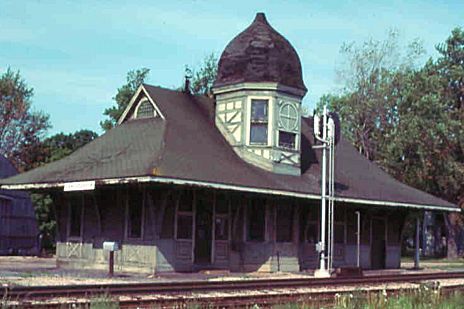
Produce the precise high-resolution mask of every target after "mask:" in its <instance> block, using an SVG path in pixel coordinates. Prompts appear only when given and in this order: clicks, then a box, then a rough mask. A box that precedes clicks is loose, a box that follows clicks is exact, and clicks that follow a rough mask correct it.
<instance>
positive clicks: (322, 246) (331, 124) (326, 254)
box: [313, 106, 338, 277]
mask: <svg viewBox="0 0 464 309" xmlns="http://www.w3.org/2000/svg"><path fill="white" fill-rule="evenodd" d="M332 117H333V115H331V116H330V117H329V115H328V113H327V107H326V106H324V111H323V115H322V132H321V126H320V118H319V116H315V118H314V136H315V138H316V139H317V140H318V141H320V142H321V143H322V145H317V146H313V148H314V149H319V148H321V149H322V171H321V234H320V238H319V239H320V240H319V243H318V246H317V251H318V252H319V254H320V255H319V269H317V270H316V271H315V273H314V276H315V277H330V270H331V269H332V260H333V259H332V256H333V240H334V229H333V224H334V195H335V143H336V142H337V138H336V132H335V131H336V129H338V128H336V126H337V125H338V123H337V124H336V123H335V121H334V119H332ZM337 119H338V116H337ZM321 135H322V136H321ZM327 149H328V150H329V184H328V189H329V195H327ZM327 200H328V202H329V209H328V213H327V206H326V204H327ZM327 220H328V222H327ZM327 223H328V227H327ZM326 260H327V261H326Z"/></svg>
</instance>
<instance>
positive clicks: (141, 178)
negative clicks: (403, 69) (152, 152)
mask: <svg viewBox="0 0 464 309" xmlns="http://www.w3.org/2000/svg"><path fill="white" fill-rule="evenodd" d="M134 182H137V183H148V182H156V183H163V184H175V185H189V186H199V187H210V188H213V189H221V190H232V191H240V192H253V193H262V194H269V195H279V196H290V197H297V198H302V199H311V200H319V199H320V198H321V196H320V195H318V194H307V193H298V192H292V191H284V190H274V189H263V188H256V187H244V186H239V185H229V184H221V183H214V182H207V181H196V180H187V179H179V178H167V177H158V176H156V177H155V176H135V177H124V178H107V179H100V180H95V183H96V184H97V185H115V184H126V183H134ZM64 184H65V182H56V183H30V184H16V185H1V186H0V188H1V189H6V190H31V189H48V188H60V187H63V186H64ZM334 199H335V201H336V202H348V203H355V204H372V205H379V206H397V207H408V208H419V209H430V210H442V211H453V212H461V209H460V208H457V207H446V206H436V205H421V204H412V203H401V202H389V201H376V200H367V199H356V198H345V197H335V198H334Z"/></svg>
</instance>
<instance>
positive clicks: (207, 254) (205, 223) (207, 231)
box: [195, 198, 213, 265]
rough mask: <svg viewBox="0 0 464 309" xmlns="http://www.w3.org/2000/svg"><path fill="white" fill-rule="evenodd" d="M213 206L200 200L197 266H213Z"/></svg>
mask: <svg viewBox="0 0 464 309" xmlns="http://www.w3.org/2000/svg"><path fill="white" fill-rule="evenodd" d="M212 226H213V204H212V203H210V202H208V201H207V200H203V199H201V198H199V199H198V200H197V204H196V216H195V264H200V265H201V264H203V265H205V264H211V245H212V236H213V232H212Z"/></svg>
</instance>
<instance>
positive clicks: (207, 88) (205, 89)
mask: <svg viewBox="0 0 464 309" xmlns="http://www.w3.org/2000/svg"><path fill="white" fill-rule="evenodd" d="M217 63H218V59H217V57H216V54H215V53H211V54H209V55H208V56H206V57H205V58H204V59H203V61H202V63H201V64H200V66H199V67H198V68H195V69H193V70H191V71H190V70H189V69H188V68H187V69H186V70H187V71H189V72H188V73H187V75H191V78H192V79H191V82H190V91H191V92H192V93H193V94H202V95H207V96H212V95H213V92H212V91H211V88H212V87H213V83H214V81H215V80H216V76H217V67H218V65H217Z"/></svg>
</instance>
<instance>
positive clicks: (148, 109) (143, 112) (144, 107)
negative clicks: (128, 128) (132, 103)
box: [135, 99, 155, 119]
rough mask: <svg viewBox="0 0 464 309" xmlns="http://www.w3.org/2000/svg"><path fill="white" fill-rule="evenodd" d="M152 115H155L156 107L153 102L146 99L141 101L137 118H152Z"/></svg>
mask: <svg viewBox="0 0 464 309" xmlns="http://www.w3.org/2000/svg"><path fill="white" fill-rule="evenodd" d="M151 117H155V107H154V106H153V104H151V102H150V101H148V100H147V99H145V100H143V101H141V102H140V103H139V106H138V108H137V114H136V115H135V118H137V119H141V118H151Z"/></svg>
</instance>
